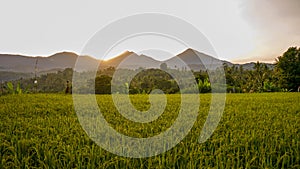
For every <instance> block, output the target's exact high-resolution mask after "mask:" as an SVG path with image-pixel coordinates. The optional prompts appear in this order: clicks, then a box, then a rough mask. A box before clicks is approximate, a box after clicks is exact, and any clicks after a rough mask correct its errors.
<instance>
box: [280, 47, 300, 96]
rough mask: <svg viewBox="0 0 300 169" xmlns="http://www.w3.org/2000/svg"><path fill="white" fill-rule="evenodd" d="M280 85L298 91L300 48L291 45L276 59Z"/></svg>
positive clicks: (299, 82) (299, 81) (299, 83)
mask: <svg viewBox="0 0 300 169" xmlns="http://www.w3.org/2000/svg"><path fill="white" fill-rule="evenodd" d="M276 70H277V73H278V75H279V82H278V83H279V84H278V85H279V87H281V88H286V89H288V90H291V91H297V88H298V86H300V48H297V47H290V48H289V49H288V50H287V51H286V52H284V53H283V55H282V56H279V57H278V58H277V59H276Z"/></svg>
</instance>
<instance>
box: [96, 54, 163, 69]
mask: <svg viewBox="0 0 300 169" xmlns="http://www.w3.org/2000/svg"><path fill="white" fill-rule="evenodd" d="M160 64H161V62H160V61H157V60H155V59H153V58H151V57H149V56H146V55H138V54H136V53H134V52H130V51H125V52H124V53H122V54H121V55H119V56H117V57H115V58H112V59H110V60H108V61H101V62H100V66H99V67H100V68H101V69H102V68H107V67H111V66H112V67H115V68H123V69H138V68H140V67H143V68H159V66H160Z"/></svg>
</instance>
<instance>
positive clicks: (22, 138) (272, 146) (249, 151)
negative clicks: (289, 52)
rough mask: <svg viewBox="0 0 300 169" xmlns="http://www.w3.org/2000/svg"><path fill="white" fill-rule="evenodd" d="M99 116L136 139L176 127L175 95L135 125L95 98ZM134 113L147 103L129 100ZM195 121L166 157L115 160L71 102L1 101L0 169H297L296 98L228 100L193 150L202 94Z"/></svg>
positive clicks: (40, 98)
mask: <svg viewBox="0 0 300 169" xmlns="http://www.w3.org/2000/svg"><path fill="white" fill-rule="evenodd" d="M96 98H97V101H98V105H99V108H100V109H101V113H102V114H103V116H104V117H105V119H106V120H107V122H108V123H109V124H110V125H111V127H113V128H114V129H115V130H116V131H118V132H120V133H122V134H125V135H128V136H134V137H137V138H141V137H145V138H147V137H150V136H154V135H157V134H158V133H161V132H164V131H165V130H166V129H168V128H169V127H170V126H172V125H173V123H174V122H175V120H176V118H177V115H178V114H177V113H178V110H179V107H180V102H181V100H180V98H181V97H180V95H176V94H175V95H167V99H168V103H167V106H166V109H165V112H164V113H163V114H162V116H161V117H160V118H158V119H157V120H155V121H153V122H151V123H145V124H141V123H134V122H132V121H130V120H127V119H125V118H124V117H122V115H121V114H120V113H118V111H117V110H116V108H115V106H114V104H113V101H112V98H111V96H110V95H97V96H96ZM130 98H131V101H132V103H133V104H134V105H135V107H137V108H139V109H147V108H148V105H147V104H149V103H148V101H147V100H148V96H147V95H131V96H130ZM200 98H201V106H200V110H199V116H198V119H197V121H196V123H195V124H194V127H193V128H192V129H191V131H190V133H189V134H188V135H187V136H186V138H185V139H183V140H182V141H181V142H180V143H179V144H178V145H176V146H175V147H174V148H172V149H171V150H169V151H167V152H165V153H163V154H161V155H158V156H154V157H149V158H143V159H134V158H125V157H119V156H116V155H114V154H111V153H110V152H108V151H106V150H104V149H102V148H101V147H99V146H98V145H96V144H95V142H93V141H92V140H91V139H90V138H89V137H88V136H87V135H86V133H85V131H84V130H83V129H82V127H81V126H80V124H79V122H78V119H77V116H76V113H75V112H74V110H73V105H72V96H70V95H63V94H62V95H59V94H35V95H33V94H28V95H6V96H1V97H0V119H1V120H0V168H179V169H180V168H184V169H185V168H299V166H300V151H299V145H300V135H299V130H300V126H299V124H300V105H299V104H295V103H299V102H300V95H299V94H298V93H255V94H242V95H241V94H228V95H227V99H226V107H225V111H224V114H223V117H222V120H221V122H220V124H219V125H218V127H217V129H216V130H215V131H214V134H213V135H212V137H211V138H209V139H208V140H207V141H206V142H205V143H202V144H200V143H198V142H197V141H198V137H199V135H200V133H201V129H202V126H203V124H204V123H205V119H206V116H207V112H208V111H209V105H210V101H211V95H210V94H201V95H200Z"/></svg>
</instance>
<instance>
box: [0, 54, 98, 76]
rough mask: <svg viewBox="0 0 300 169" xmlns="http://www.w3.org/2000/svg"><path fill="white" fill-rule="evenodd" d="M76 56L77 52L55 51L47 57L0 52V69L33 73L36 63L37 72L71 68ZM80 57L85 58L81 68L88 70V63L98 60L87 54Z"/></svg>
mask: <svg viewBox="0 0 300 169" xmlns="http://www.w3.org/2000/svg"><path fill="white" fill-rule="evenodd" d="M78 57H79V56H78V55H77V54H75V53H72V52H61V53H56V54H54V55H51V56H49V57H40V56H38V57H30V56H22V55H9V54H0V71H7V72H22V73H34V72H35V66H36V63H37V70H38V72H47V71H51V70H55V69H57V70H61V69H65V68H73V67H74V65H75V63H76V60H77V58H78ZM80 57H82V58H85V59H84V61H85V62H86V63H85V64H84V65H85V67H84V68H82V69H86V70H88V69H89V64H92V63H94V62H98V61H97V60H96V59H93V58H91V57H88V56H80Z"/></svg>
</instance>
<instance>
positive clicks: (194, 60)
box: [0, 49, 274, 81]
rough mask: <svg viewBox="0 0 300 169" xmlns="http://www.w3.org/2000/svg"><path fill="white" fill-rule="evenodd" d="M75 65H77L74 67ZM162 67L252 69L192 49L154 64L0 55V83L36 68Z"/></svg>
mask: <svg viewBox="0 0 300 169" xmlns="http://www.w3.org/2000/svg"><path fill="white" fill-rule="evenodd" d="M76 61H77V63H76ZM162 63H166V64H167V66H168V67H169V68H172V69H179V70H183V69H187V70H189V69H192V70H194V71H199V70H206V69H207V68H213V69H215V68H217V67H218V66H219V65H222V64H224V63H226V64H227V65H228V66H233V65H235V66H243V68H244V69H248V70H249V69H253V67H254V64H255V63H253V62H251V63H246V64H233V63H230V62H228V61H222V60H219V59H216V58H214V57H211V56H209V55H207V54H204V53H201V52H199V51H196V50H194V49H187V50H185V51H183V52H182V53H180V54H178V55H176V56H174V57H172V58H170V59H168V60H165V61H158V60H155V59H153V58H152V57H150V56H146V55H143V54H142V55H138V54H136V53H134V52H131V51H125V52H124V53H122V54H120V55H118V56H117V57H114V58H112V59H110V60H107V61H104V60H97V59H95V58H93V57H90V56H79V55H77V54H75V53H72V52H60V53H56V54H54V55H51V56H48V57H41V56H38V57H30V56H22V55H10V54H0V81H1V80H4V81H5V80H13V79H18V78H20V77H23V78H28V77H32V76H33V75H34V74H35V67H37V75H40V74H46V73H49V72H55V71H58V70H63V69H65V68H74V67H75V64H77V65H76V71H89V70H92V69H93V68H95V67H97V66H98V64H99V67H98V68H99V69H105V68H108V67H115V68H125V69H138V68H140V67H142V68H159V67H160V65H161V64H162ZM267 66H268V67H269V68H271V69H272V68H273V67H274V65H273V64H267Z"/></svg>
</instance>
